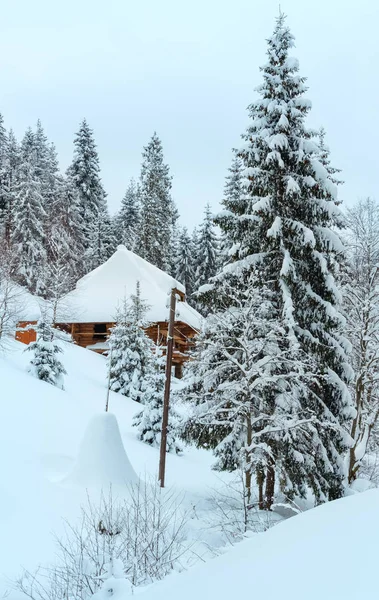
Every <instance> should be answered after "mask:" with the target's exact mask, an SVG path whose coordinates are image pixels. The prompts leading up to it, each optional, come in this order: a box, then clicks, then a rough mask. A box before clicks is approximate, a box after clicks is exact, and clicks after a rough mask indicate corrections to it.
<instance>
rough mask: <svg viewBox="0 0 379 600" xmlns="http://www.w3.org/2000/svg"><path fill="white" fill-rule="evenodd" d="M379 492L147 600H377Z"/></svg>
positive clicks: (245, 548) (175, 578) (277, 533)
mask: <svg viewBox="0 0 379 600" xmlns="http://www.w3.org/2000/svg"><path fill="white" fill-rule="evenodd" d="M378 539H379V490H370V491H368V492H364V493H362V494H357V495H354V496H350V497H348V498H344V499H342V500H336V501H334V502H330V503H329V504H324V505H323V506H320V507H318V508H316V509H313V510H310V511H308V512H306V513H302V514H300V515H298V516H296V517H293V518H292V519H289V520H288V521H284V522H282V523H280V524H279V525H277V526H276V527H274V528H273V529H270V530H269V531H267V532H265V533H262V534H255V535H254V537H253V538H252V539H248V540H246V541H244V542H241V543H240V544H237V545H236V546H234V547H233V548H232V549H231V550H230V551H229V552H227V553H226V554H224V555H222V556H220V557H218V558H216V559H214V560H211V561H209V562H208V563H206V564H202V565H200V566H198V567H194V568H193V569H191V570H190V571H187V572H186V573H183V574H180V575H171V576H169V577H168V578H167V579H166V580H165V581H163V582H159V583H157V584H155V585H154V586H153V587H151V588H149V589H148V590H147V591H146V592H145V593H143V594H141V600H142V598H143V600H176V599H177V598H180V600H194V598H196V600H209V598H217V600H230V599H231V598H236V597H241V598H242V597H246V596H251V597H252V598H266V599H267V600H277V599H279V598H280V600H305V599H306V600H358V599H359V598H376V597H377V595H378V591H377V588H378V583H377V575H376V573H377V544H378Z"/></svg>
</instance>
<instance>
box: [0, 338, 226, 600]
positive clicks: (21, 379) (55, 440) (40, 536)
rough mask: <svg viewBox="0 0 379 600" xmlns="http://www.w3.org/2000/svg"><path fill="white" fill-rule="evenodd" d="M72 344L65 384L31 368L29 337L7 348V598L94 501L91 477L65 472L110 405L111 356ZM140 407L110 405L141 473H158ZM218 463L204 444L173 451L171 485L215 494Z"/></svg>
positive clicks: (1, 505) (0, 367)
mask: <svg viewBox="0 0 379 600" xmlns="http://www.w3.org/2000/svg"><path fill="white" fill-rule="evenodd" d="M64 348H65V352H64V355H63V362H64V365H65V367H66V369H67V372H68V375H67V376H66V377H65V388H66V389H65V391H61V390H58V389H57V388H54V387H53V386H51V385H49V384H47V383H44V382H41V381H39V380H37V379H35V378H34V377H32V376H31V375H29V374H28V373H27V365H28V361H29V360H30V356H29V355H28V353H25V352H24V350H25V346H24V345H23V344H20V343H18V342H16V341H14V340H10V341H9V343H8V345H7V348H6V350H5V351H0V381H1V417H0V539H1V543H0V598H1V597H2V594H3V590H4V589H8V588H9V581H7V578H9V577H14V576H16V575H17V574H18V573H19V572H20V569H21V566H23V567H25V568H28V569H34V568H35V567H36V565H37V564H39V563H46V562H50V561H51V560H52V557H53V555H54V539H53V533H56V534H58V535H60V534H61V532H62V531H63V526H64V523H63V519H68V520H71V521H72V520H73V519H76V517H77V516H78V515H79V512H80V505H81V504H82V503H85V501H86V489H85V486H87V485H88V481H85V482H83V483H82V485H81V484H80V481H79V482H78V481H74V480H75V477H71V479H70V477H69V480H68V481H67V480H66V481H62V479H64V478H65V476H66V475H67V474H70V473H71V474H72V473H74V475H75V469H74V468H73V467H74V464H75V459H76V457H77V456H78V452H79V447H80V444H81V442H82V439H83V436H84V433H85V431H86V428H87V426H88V423H89V422H90V420H91V418H92V417H94V416H95V415H96V414H99V413H102V412H103V410H104V406H105V399H106V368H105V359H104V357H102V356H99V355H97V354H95V353H94V352H90V351H88V350H84V349H82V348H79V347H77V346H74V345H72V344H65V346H64ZM138 410H140V405H138V404H135V403H133V402H131V401H129V400H127V399H126V398H125V397H123V396H120V395H118V394H114V393H111V395H110V411H111V412H113V413H114V414H115V415H116V416H117V420H118V424H119V427H120V432H121V437H122V441H123V444H124V447H125V449H126V452H127V455H128V457H129V460H130V462H131V464H132V466H133V468H134V470H135V472H136V473H137V475H141V476H142V477H143V478H144V477H145V476H149V475H150V476H152V477H156V475H157V471H158V460H159V456H158V452H157V450H156V449H154V448H151V447H149V446H147V445H146V444H143V443H142V442H140V441H138V440H137V439H136V432H135V430H134V429H132V427H131V421H132V417H133V415H134V414H135V413H136V412H137V411H138ZM211 462H212V457H211V456H209V455H208V454H207V453H206V452H204V451H196V450H189V451H186V452H185V454H184V455H183V456H174V455H168V457H167V484H168V486H171V485H174V486H176V487H177V488H178V489H179V490H183V491H185V492H186V493H187V495H188V498H189V499H192V500H193V501H194V502H196V501H197V500H198V499H199V498H200V499H201V498H202V497H204V495H209V489H210V487H212V486H213V485H215V486H217V485H219V481H220V478H219V475H216V474H215V473H213V472H212V471H211V470H210V464H211ZM82 464H83V462H82ZM76 474H77V473H76ZM90 483H91V482H90ZM2 577H3V579H2Z"/></svg>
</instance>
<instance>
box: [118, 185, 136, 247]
mask: <svg viewBox="0 0 379 600" xmlns="http://www.w3.org/2000/svg"><path fill="white" fill-rule="evenodd" d="M140 210H141V208H140V189H139V185H137V184H136V182H135V181H134V179H131V180H130V183H129V186H128V188H127V190H126V192H125V196H124V197H123V199H122V201H121V208H120V211H119V213H118V215H117V217H116V235H117V243H118V244H123V245H124V246H126V248H127V249H128V250H132V251H133V252H138V244H137V240H138V229H139V226H140Z"/></svg>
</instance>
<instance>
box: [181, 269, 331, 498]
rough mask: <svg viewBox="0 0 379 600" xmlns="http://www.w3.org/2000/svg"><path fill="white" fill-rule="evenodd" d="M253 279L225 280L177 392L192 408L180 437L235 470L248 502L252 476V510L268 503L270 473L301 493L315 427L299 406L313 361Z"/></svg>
mask: <svg viewBox="0 0 379 600" xmlns="http://www.w3.org/2000/svg"><path fill="white" fill-rule="evenodd" d="M257 277H258V278H259V274H258V275H257V274H256V273H251V274H250V275H249V276H248V277H247V279H246V281H245V282H244V287H243V288H241V287H240V286H239V285H238V280H237V279H236V278H231V279H230V280H228V279H225V280H224V282H223V286H222V297H221V298H220V299H219V302H218V308H217V309H216V310H215V312H213V313H212V314H210V315H208V317H207V319H206V320H205V327H204V330H203V332H202V333H201V335H200V336H199V339H198V340H197V344H196V349H195V353H194V356H193V360H192V361H191V362H190V363H189V366H188V367H187V373H186V376H185V380H187V387H186V388H185V389H184V391H183V392H182V394H183V395H184V397H185V398H186V399H187V400H188V401H189V402H190V406H191V409H190V412H189V417H188V418H187V419H186V421H185V422H184V426H183V429H182V436H183V437H184V439H185V440H186V441H188V442H191V441H192V442H195V444H196V445H197V446H199V447H204V448H211V449H212V450H213V451H214V454H215V456H216V457H217V461H216V463H215V465H214V468H215V469H217V470H228V471H234V470H236V469H239V468H242V469H243V471H244V472H245V482H244V485H245V489H246V491H247V494H248V502H250V500H251V494H252V478H255V479H256V482H257V485H258V502H259V507H260V508H270V506H271V504H272V501H273V495H274V482H275V479H274V474H275V473H279V474H280V477H281V480H282V488H283V490H284V491H285V493H286V494H288V495H289V496H291V497H293V496H294V495H295V494H297V495H304V494H305V493H306V485H305V481H306V480H307V469H308V468H309V467H310V466H312V467H313V468H315V466H316V465H315V462H314V459H313V452H314V447H313V444H312V441H313V440H314V439H315V438H317V432H316V430H315V425H314V422H313V421H314V418H313V415H312V414H307V415H306V414H305V413H303V412H302V406H301V398H302V397H303V395H304V394H305V393H306V390H307V383H309V381H310V380H312V370H313V369H312V367H313V364H312V360H311V359H310V358H309V357H307V356H306V355H305V354H304V353H303V352H302V351H301V349H300V348H299V345H298V343H297V340H296V338H295V336H294V334H293V331H291V330H290V328H289V326H288V324H287V323H285V322H284V323H281V321H280V320H279V319H278V318H277V308H276V297H275V293H274V292H273V291H272V290H270V287H269V286H268V285H266V284H265V283H264V282H262V281H261V280H258V281H257ZM220 291H221V290H220ZM300 449H301V453H300ZM274 466H275V470H274ZM264 484H266V486H265V490H264ZM314 487H315V491H316V494H317V496H318V497H319V496H321V491H320V490H319V486H318V485H317V483H316V482H315V486H314Z"/></svg>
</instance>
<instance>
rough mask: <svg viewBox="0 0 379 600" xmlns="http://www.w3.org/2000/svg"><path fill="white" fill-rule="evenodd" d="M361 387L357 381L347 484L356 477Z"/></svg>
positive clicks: (359, 381)
mask: <svg viewBox="0 0 379 600" xmlns="http://www.w3.org/2000/svg"><path fill="white" fill-rule="evenodd" d="M363 392H364V390H363V385H362V382H361V378H359V379H358V381H357V383H356V385H355V408H356V411H357V415H356V417H355V418H354V420H353V423H352V426H351V431H350V435H351V437H352V438H353V440H354V445H353V447H352V448H350V452H349V472H348V482H349V484H351V483H353V481H354V480H355V479H356V477H357V473H358V468H359V467H358V465H357V461H356V457H355V450H356V447H357V444H358V440H359V438H360V435H359V434H360V427H361V419H362V397H363Z"/></svg>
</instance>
